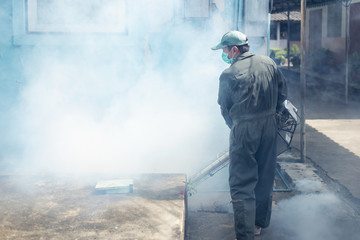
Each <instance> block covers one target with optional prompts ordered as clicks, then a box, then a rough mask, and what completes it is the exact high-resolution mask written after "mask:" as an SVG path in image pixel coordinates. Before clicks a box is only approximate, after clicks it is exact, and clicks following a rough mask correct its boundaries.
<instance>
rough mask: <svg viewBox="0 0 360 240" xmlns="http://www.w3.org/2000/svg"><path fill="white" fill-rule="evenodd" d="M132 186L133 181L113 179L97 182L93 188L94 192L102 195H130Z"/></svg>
mask: <svg viewBox="0 0 360 240" xmlns="http://www.w3.org/2000/svg"><path fill="white" fill-rule="evenodd" d="M133 186H134V180H133V179H113V180H104V181H99V182H98V183H97V184H96V186H95V190H96V191H102V192H104V193H131V192H132V191H133Z"/></svg>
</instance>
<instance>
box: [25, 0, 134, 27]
mask: <svg viewBox="0 0 360 240" xmlns="http://www.w3.org/2000/svg"><path fill="white" fill-rule="evenodd" d="M125 4H126V0H106V1H105V0H87V1H83V0H27V31H28V32H30V33H32V32H34V33H35V32H67V33H70V32H93V33H94V32H116V33H119V32H120V33H125V32H126V25H127V22H126V6H125Z"/></svg>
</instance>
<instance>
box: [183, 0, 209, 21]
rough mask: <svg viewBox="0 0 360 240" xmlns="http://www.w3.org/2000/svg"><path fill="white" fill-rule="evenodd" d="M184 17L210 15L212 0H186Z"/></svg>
mask: <svg viewBox="0 0 360 240" xmlns="http://www.w3.org/2000/svg"><path fill="white" fill-rule="evenodd" d="M184 17H185V18H208V17H210V0H184Z"/></svg>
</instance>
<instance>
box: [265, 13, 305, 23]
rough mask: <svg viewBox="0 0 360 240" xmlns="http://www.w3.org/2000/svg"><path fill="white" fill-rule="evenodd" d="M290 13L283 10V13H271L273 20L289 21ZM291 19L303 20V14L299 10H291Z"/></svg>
mask: <svg viewBox="0 0 360 240" xmlns="http://www.w3.org/2000/svg"><path fill="white" fill-rule="evenodd" d="M287 20H288V15H287V12H281V13H272V14H271V21H277V22H282V21H287ZM290 21H301V14H300V12H299V11H291V12H290Z"/></svg>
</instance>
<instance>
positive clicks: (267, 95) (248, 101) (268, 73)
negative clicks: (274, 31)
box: [218, 52, 286, 119]
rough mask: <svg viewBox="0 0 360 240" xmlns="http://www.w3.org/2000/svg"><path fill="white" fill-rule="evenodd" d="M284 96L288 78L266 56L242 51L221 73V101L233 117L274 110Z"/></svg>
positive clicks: (225, 112) (219, 100) (222, 105)
mask: <svg viewBox="0 0 360 240" xmlns="http://www.w3.org/2000/svg"><path fill="white" fill-rule="evenodd" d="M279 91H280V92H279ZM278 93H280V94H278ZM278 96H280V99H278ZM285 96H286V86H285V79H284V77H283V76H282V74H281V72H280V70H279V69H278V68H277V66H276V64H275V63H274V62H273V61H272V60H271V59H270V58H268V57H265V56H257V55H253V54H251V53H249V52H246V53H243V54H242V55H240V56H239V58H238V60H237V61H236V62H235V63H234V64H232V65H231V66H230V67H229V68H228V69H226V70H224V72H223V73H222V74H221V76H220V89H219V98H218V102H219V104H220V105H221V107H222V108H225V109H224V110H225V111H224V114H228V115H229V116H228V117H230V118H231V119H238V118H244V117H246V116H249V115H252V114H261V113H264V114H265V113H266V112H272V113H275V111H276V108H277V105H278V104H280V103H282V102H283V101H284V100H285ZM222 110H223V109H222ZM222 112H223V111H222Z"/></svg>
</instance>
